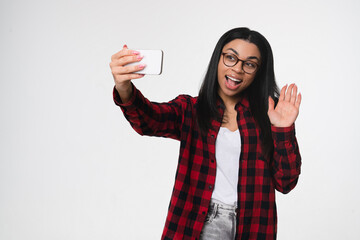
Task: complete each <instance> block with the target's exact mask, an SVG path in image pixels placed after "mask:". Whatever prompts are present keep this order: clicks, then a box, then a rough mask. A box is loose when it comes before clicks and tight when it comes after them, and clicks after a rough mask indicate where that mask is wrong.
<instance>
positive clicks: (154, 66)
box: [128, 50, 163, 75]
mask: <svg viewBox="0 0 360 240" xmlns="http://www.w3.org/2000/svg"><path fill="white" fill-rule="evenodd" d="M136 51H138V52H140V56H142V57H143V58H142V59H141V61H140V62H135V63H130V64H128V66H130V65H139V64H145V65H146V67H145V68H144V69H142V70H140V71H137V72H135V73H139V74H146V75H159V74H161V72H162V63H163V51H162V50H136Z"/></svg>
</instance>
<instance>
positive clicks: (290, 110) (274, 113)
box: [268, 84, 301, 127]
mask: <svg viewBox="0 0 360 240" xmlns="http://www.w3.org/2000/svg"><path fill="white" fill-rule="evenodd" d="M300 102H301V94H300V93H299V94H297V86H296V85H295V84H291V85H290V86H289V88H288V87H287V85H285V86H284V87H283V88H282V89H281V92H280V97H279V102H278V104H277V105H276V108H275V109H274V105H275V104H274V100H273V99H272V98H271V97H269V109H268V116H269V119H270V122H271V124H272V125H273V126H275V127H290V126H291V125H292V124H293V123H294V122H295V120H296V118H297V116H298V114H299V107H300Z"/></svg>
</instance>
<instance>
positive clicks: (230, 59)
mask: <svg viewBox="0 0 360 240" xmlns="http://www.w3.org/2000/svg"><path fill="white" fill-rule="evenodd" d="M222 55H223V62H224V64H225V66H227V67H233V66H235V65H236V64H237V63H238V62H239V61H240V62H241V63H242V64H241V69H242V70H243V71H244V72H246V73H248V74H252V73H254V72H255V71H256V70H257V69H258V67H259V65H258V64H257V63H256V62H253V61H251V60H241V59H239V58H238V57H237V56H236V55H235V54H232V53H222Z"/></svg>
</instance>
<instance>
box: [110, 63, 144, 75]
mask: <svg viewBox="0 0 360 240" xmlns="http://www.w3.org/2000/svg"><path fill="white" fill-rule="evenodd" d="M145 67H146V65H145V64H139V65H130V66H125V67H123V66H118V67H113V68H111V71H112V74H113V75H124V74H129V73H134V72H137V71H140V70H143V69H144V68H145Z"/></svg>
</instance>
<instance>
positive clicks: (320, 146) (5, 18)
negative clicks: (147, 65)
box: [0, 0, 360, 240]
mask: <svg viewBox="0 0 360 240" xmlns="http://www.w3.org/2000/svg"><path fill="white" fill-rule="evenodd" d="M359 12H360V2H359V1H356V0H353V1H351V0H341V1H340V0H337V1H331V0H330V1H329V0H327V1H325V0H323V1H314V0H311V1H310V0H301V1H285V0H283V1H280V0H275V1H274V0H273V1H267V0H263V1H241V0H237V1H205V0H203V1H200V0H199V1H184V0H183V1H170V0H167V1H166V0H162V1H145V0H142V1H141V0H138V1H130V0H127V1H123V0H102V1H94V0H61V1H60V0H58V1H53V0H32V1H26V0H1V2H0V34H1V37H0V43H1V44H0V113H1V117H0V239H2V240H23V239H36V240H48V239H52V240H57V239H64V240H65V239H66V240H71V239H87V240H91V239H160V236H161V233H162V230H163V226H164V223H165V218H166V213H167V208H168V204H169V200H170V195H171V191H172V187H173V183H174V177H175V170H176V165H177V158H178V148H179V143H178V142H176V141H174V140H170V139H164V138H153V137H141V136H139V135H137V134H136V133H135V132H134V131H133V130H132V129H131V128H130V125H129V124H128V123H127V122H126V121H125V119H124V117H123V115H122V113H121V111H120V109H119V108H118V107H116V106H115V105H114V103H113V100H112V88H113V84H114V83H113V79H112V76H111V72H110V68H109V62H110V57H111V55H112V54H114V53H116V52H117V51H119V50H120V49H121V48H122V46H123V44H127V45H128V46H129V48H141V49H162V50H163V51H164V54H165V55H164V57H165V58H164V68H163V74H162V75H160V76H151V77H150V76H147V77H145V78H143V79H141V80H136V81H134V83H135V85H136V86H137V87H138V88H139V89H140V90H141V91H142V92H143V93H144V95H145V96H147V97H148V98H149V99H151V100H153V101H168V100H171V99H173V98H174V97H176V96H177V95H178V94H182V93H185V94H190V95H193V96H195V95H197V92H198V90H199V87H200V84H201V81H202V79H203V76H204V73H205V71H206V67H207V64H208V62H209V60H210V56H211V53H212V51H213V49H214V47H215V44H216V42H217V40H218V39H219V37H220V36H221V35H222V34H223V33H224V32H225V31H227V30H229V29H231V28H234V27H239V26H247V27H250V28H251V29H254V30H257V31H259V32H260V33H262V34H263V35H264V36H265V37H266V38H267V39H268V40H269V42H270V44H271V45H272V48H273V52H274V57H275V70H276V77H277V81H278V84H279V85H280V86H283V85H284V84H286V83H292V82H295V83H297V85H298V86H299V89H300V91H301V93H302V95H303V102H302V105H301V112H300V115H299V117H298V119H297V122H296V128H297V137H298V141H299V145H300V150H301V154H302V158H303V165H302V174H301V176H300V179H299V183H298V185H297V187H296V188H295V189H294V190H293V191H292V192H291V193H289V194H288V195H282V194H277V205H278V215H279V217H278V219H279V225H278V239H280V240H288V239H291V240H293V239H299V240H304V239H326V240H328V239H360V232H359V231H358V227H359V226H360V210H359V202H360V187H359V183H360V181H359V180H360V177H359V176H360V174H359V169H360V164H359V160H360V159H359V143H360V142H359V134H360V131H359V121H360V108H359V106H358V98H359V82H360V78H359V67H358V65H359V55H360V48H359V43H360V35H359V29H360V28H359V27H360V26H359V25H360V24H359V23H360V17H359V16H360V15H359Z"/></svg>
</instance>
